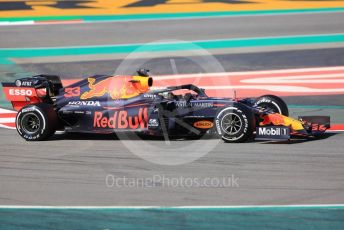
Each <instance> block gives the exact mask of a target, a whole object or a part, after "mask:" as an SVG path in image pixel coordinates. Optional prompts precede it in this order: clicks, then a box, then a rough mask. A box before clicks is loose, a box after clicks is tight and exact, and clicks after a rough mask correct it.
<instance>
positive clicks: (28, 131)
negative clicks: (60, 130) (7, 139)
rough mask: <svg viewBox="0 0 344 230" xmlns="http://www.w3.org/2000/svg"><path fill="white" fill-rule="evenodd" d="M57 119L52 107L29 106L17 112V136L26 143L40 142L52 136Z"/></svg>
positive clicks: (43, 105) (41, 105)
mask: <svg viewBox="0 0 344 230" xmlns="http://www.w3.org/2000/svg"><path fill="white" fill-rule="evenodd" d="M57 126H58V117H57V114H56V112H55V110H54V108H53V106H52V105H50V104H46V103H39V104H31V105H28V106H25V107H23V108H22V109H21V110H19V112H18V114H17V117H16V128H17V131H18V133H19V135H20V136H21V137H22V138H24V139H25V140H27V141H42V140H46V139H48V138H49V137H51V136H52V135H54V133H55V131H56V128H57Z"/></svg>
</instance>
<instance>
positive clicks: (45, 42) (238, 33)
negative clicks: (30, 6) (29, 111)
mask: <svg viewBox="0 0 344 230" xmlns="http://www.w3.org/2000/svg"><path fill="white" fill-rule="evenodd" d="M343 21H344V14H343V13H315V14H289V15H265V16H242V17H223V18H207V19H187V20H155V21H136V22H99V23H85V24H70V25H25V26H13V27H7V26H3V27H0V33H1V36H0V47H1V48H19V47H54V46H82V45H106V44H127V43H146V42H155V41H160V40H166V39H178V40H185V41H194V40H207V39H230V38H250V37H269V36H292V35H307V34H334V33H342V32H343V31H344V25H343V23H342V22H343Z"/></svg>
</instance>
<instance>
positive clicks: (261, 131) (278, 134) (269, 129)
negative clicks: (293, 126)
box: [256, 126, 290, 140]
mask: <svg viewBox="0 0 344 230" xmlns="http://www.w3.org/2000/svg"><path fill="white" fill-rule="evenodd" d="M256 139H257V140H259V139H261V140H269V139H279V140H288V139H290V128H289V127H285V126H262V127H257V129H256Z"/></svg>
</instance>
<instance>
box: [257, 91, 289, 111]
mask: <svg viewBox="0 0 344 230" xmlns="http://www.w3.org/2000/svg"><path fill="white" fill-rule="evenodd" d="M254 105H255V106H260V107H263V108H269V109H272V110H273V112H276V113H280V114H282V115H284V116H289V110H288V106H287V104H286V103H285V102H284V101H283V100H282V99H281V98H279V97H277V96H275V95H263V96H260V97H258V98H257V99H256V101H255V103H254Z"/></svg>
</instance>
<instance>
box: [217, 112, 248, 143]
mask: <svg viewBox="0 0 344 230" xmlns="http://www.w3.org/2000/svg"><path fill="white" fill-rule="evenodd" d="M215 124H216V131H217V134H218V135H219V136H220V137H221V138H222V139H223V140H224V141H225V142H228V143H237V142H244V141H246V140H247V139H248V138H249V137H251V136H252V132H253V129H254V116H253V115H252V113H251V111H250V110H249V109H247V108H246V107H244V106H235V107H234V106H233V107H228V108H225V109H223V110H221V111H220V112H219V113H218V114H217V116H216V119H215Z"/></svg>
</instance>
